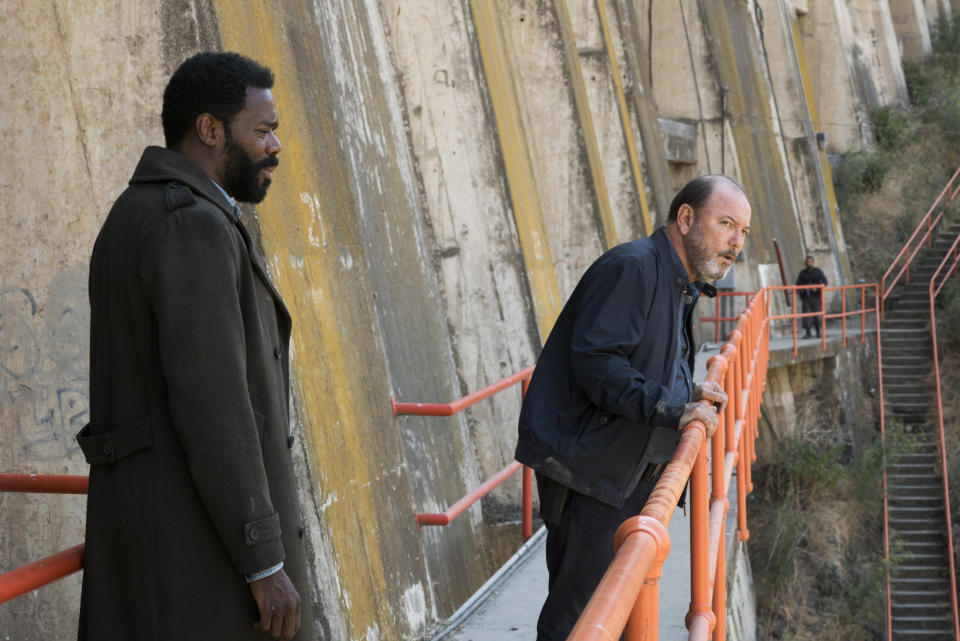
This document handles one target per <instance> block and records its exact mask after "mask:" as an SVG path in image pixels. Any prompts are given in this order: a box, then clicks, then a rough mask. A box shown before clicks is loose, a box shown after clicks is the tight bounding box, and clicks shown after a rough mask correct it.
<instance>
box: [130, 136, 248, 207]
mask: <svg viewBox="0 0 960 641" xmlns="http://www.w3.org/2000/svg"><path fill="white" fill-rule="evenodd" d="M172 181H177V182H180V183H183V184H184V185H186V186H187V187H189V188H190V190H191V191H193V192H194V193H195V194H197V195H198V196H202V197H203V198H205V199H206V200H209V201H210V202H211V203H213V204H214V205H216V206H217V207H219V208H220V209H222V210H223V212H224V213H226V214H228V215H230V216H231V217H232V216H233V207H232V206H231V205H230V204H229V203H228V202H227V199H226V198H224V197H223V194H222V193H221V192H220V190H219V189H217V186H216V185H214V184H213V181H212V180H211V179H210V176H208V175H207V174H206V172H204V171H203V170H202V169H200V167H198V166H197V165H196V164H195V163H193V162H191V161H190V160H189V159H188V158H187V157H186V156H184V155H183V154H180V153H177V152H176V151H173V150H171V149H165V148H163V147H155V146H150V147H147V148H146V149H144V150H143V155H142V156H141V157H140V162H139V163H137V168H136V169H135V170H134V172H133V177H132V178H130V184H131V185H135V184H138V183H152V182H162V183H168V182H172Z"/></svg>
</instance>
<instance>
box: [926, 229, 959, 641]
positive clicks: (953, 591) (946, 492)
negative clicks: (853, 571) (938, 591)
mask: <svg viewBox="0 0 960 641" xmlns="http://www.w3.org/2000/svg"><path fill="white" fill-rule="evenodd" d="M958 245H960V235H958V236H957V238H956V239H954V241H953V244H952V245H951V246H950V249H948V250H947V253H946V255H945V256H944V257H943V260H941V261H940V265H938V266H937V269H936V270H935V271H934V273H933V276H931V277H930V284H929V285H928V292H929V295H930V335H931V341H930V342H931V343H932V344H933V371H934V380H935V382H936V385H935V387H936V397H937V424H938V428H939V437H940V472H941V475H940V476H941V478H942V480H943V501H944V517H945V521H946V524H947V555H948V558H949V567H950V604H951V607H952V608H953V632H954V635H955V636H956V638H958V639H960V618H958V612H957V572H956V567H955V563H954V560H953V525H952V523H951V521H952V518H951V515H950V482H949V478H948V477H949V474H948V473H947V471H948V468H947V440H946V434H945V431H944V426H943V394H942V391H941V383H940V355H939V353H938V347H937V318H936V300H937V296H938V295H939V294H940V291H941V290H942V289H943V287H944V285H946V282H947V280H948V279H949V278H950V272H951V271H953V272H954V275H956V272H957V267H958V258H960V257H958ZM951 258H952V259H953V264H952V265H951V266H950V268H949V269H948V271H947V273H946V275H945V276H944V278H943V280H941V281H940V282H939V283H938V282H937V279H938V278H939V277H940V274H941V272H942V271H943V268H944V267H945V266H946V265H947V263H948V262H949V261H950V260H951Z"/></svg>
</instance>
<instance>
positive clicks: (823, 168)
mask: <svg viewBox="0 0 960 641" xmlns="http://www.w3.org/2000/svg"><path fill="white" fill-rule="evenodd" d="M790 32H791V34H792V35H793V46H794V49H796V51H797V63H798V64H799V66H800V77H801V79H802V81H803V93H804V97H805V98H806V101H807V112H808V113H809V114H810V123H811V125H812V126H813V131H814V132H818V131H821V128H820V107H819V106H818V105H817V97H816V95H815V94H814V91H813V82H812V81H811V79H810V70H809V68H808V67H807V54H806V50H805V49H804V47H803V34H802V33H800V21H799V20H797V16H796V13H793V14H791V16H790ZM817 155H818V156H819V159H820V162H819V164H820V175H821V178H822V180H823V185H824V188H825V189H826V192H827V207H829V209H830V222H831V223H832V224H833V237H834V238H836V239H837V252H838V253H839V254H840V266H841V269H842V270H843V272H844V274H843V275H844V278H845V279H846V280H847V282H850V279H851V271H850V260H849V258H848V256H847V250H846V247H841V246H840V239H841V238H842V237H843V236H842V235H841V233H840V219H839V214H838V207H837V194H836V192H835V191H834V188H833V169H832V168H831V167H830V161H829V160H828V159H827V152H826V150H823V149H819V148H818V149H817Z"/></svg>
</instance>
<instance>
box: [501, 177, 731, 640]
mask: <svg viewBox="0 0 960 641" xmlns="http://www.w3.org/2000/svg"><path fill="white" fill-rule="evenodd" d="M749 231H750V203H749V202H747V197H746V195H745V194H744V191H743V187H742V186H741V185H740V184H739V183H737V182H736V181H735V180H733V179H731V178H728V177H726V176H719V175H714V176H700V177H699V178H695V179H693V180H692V181H690V182H689V183H687V184H686V185H685V186H684V187H683V188H682V189H681V190H680V192H679V193H678V194H677V195H676V197H675V198H674V199H673V203H672V204H671V205H670V211H669V214H668V220H667V224H666V225H665V226H663V227H660V228H659V229H657V231H655V232H654V233H653V234H652V235H651V236H649V237H648V238H640V239H638V240H634V241H632V242H628V243H624V244H622V245H619V246H618V247H614V248H613V249H611V250H609V251H608V252H606V253H605V254H603V256H601V257H600V258H598V259H597V261H596V262H594V263H593V265H591V266H590V268H589V269H587V271H586V273H584V275H583V277H582V278H581V279H580V282H579V283H578V284H577V287H576V289H575V290H574V292H573V294H572V295H571V296H570V299H569V300H568V301H567V303H566V305H565V306H564V308H563V311H562V312H561V313H560V317H559V318H558V319H557V322H556V324H555V325H554V327H553V330H552V331H551V332H550V337H549V338H548V339H547V342H546V344H545V345H544V348H543V352H541V354H540V358H539V359H538V360H537V368H536V370H535V371H534V373H533V378H532V380H531V381H530V388H529V390H528V392H527V395H526V398H525V400H524V403H523V408H522V410H521V412H520V424H519V442H518V444H517V451H516V459H517V460H518V461H520V462H522V463H524V464H525V465H528V466H529V467H532V468H533V469H534V470H535V471H536V475H537V490H538V492H539V495H540V515H541V517H542V518H543V521H544V523H545V524H546V527H547V550H546V552H547V570H548V572H549V575H550V579H549V593H548V595H547V600H546V602H545V603H544V605H543V609H542V610H541V612H540V619H539V621H538V623H537V639H538V641H554V640H555V641H562V640H563V639H566V638H567V636H568V634H569V633H570V631H571V629H572V628H573V626H574V624H575V623H576V621H577V619H578V618H579V617H580V614H581V613H582V612H583V609H584V607H585V606H586V604H587V601H589V599H590V596H591V595H592V594H593V592H594V590H595V589H596V587H597V584H598V583H599V582H600V579H601V578H602V577H603V574H604V572H605V571H606V570H607V567H608V566H609V565H610V562H611V561H612V560H613V557H614V549H613V539H614V534H615V532H616V530H617V528H618V527H619V526H620V524H621V523H622V522H623V521H624V520H626V519H628V518H630V517H631V516H635V515H637V514H639V513H640V511H641V510H642V509H643V506H644V504H645V503H646V502H647V498H648V497H649V495H650V492H651V491H652V490H653V487H654V485H655V484H656V482H657V479H658V478H659V477H660V474H661V473H662V471H663V469H664V466H665V464H666V463H667V462H668V461H669V459H670V457H671V455H672V454H673V451H674V449H676V446H677V443H678V442H679V440H680V436H681V433H682V430H683V429H684V428H685V427H686V426H687V425H688V424H690V423H691V422H692V421H694V420H699V421H702V422H703V424H704V426H705V427H706V429H707V433H708V435H712V434H713V432H714V431H715V430H716V429H717V425H718V422H719V419H718V416H717V412H718V411H722V408H723V405H724V403H726V401H727V396H726V394H725V393H724V392H723V390H722V389H721V387H720V386H719V385H717V384H716V383H706V382H705V383H701V384H699V385H694V383H693V371H694V355H695V354H696V351H697V350H696V345H695V344H694V340H693V335H692V332H691V317H692V312H693V307H694V305H695V303H696V300H697V298H698V297H699V296H700V294H701V293H704V294H706V295H708V296H714V295H715V294H716V290H715V289H714V288H713V286H712V285H709V284H707V282H705V281H713V280H717V279H720V278H723V276H724V275H725V274H726V273H727V271H728V270H729V269H730V266H731V265H733V261H734V260H735V259H736V257H737V254H739V253H740V250H741V249H742V248H743V243H744V241H745V240H746V236H747V234H748V233H749ZM701 400H707V401H711V402H713V403H714V404H715V405H714V406H710V405H707V404H704V403H700V402H699V401H701Z"/></svg>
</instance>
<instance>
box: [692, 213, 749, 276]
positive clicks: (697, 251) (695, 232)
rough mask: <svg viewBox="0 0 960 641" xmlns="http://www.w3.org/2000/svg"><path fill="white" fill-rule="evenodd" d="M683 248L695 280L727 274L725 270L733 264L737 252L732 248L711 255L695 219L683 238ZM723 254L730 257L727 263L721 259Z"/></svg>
mask: <svg viewBox="0 0 960 641" xmlns="http://www.w3.org/2000/svg"><path fill="white" fill-rule="evenodd" d="M683 248H684V249H685V250H686V252H687V260H689V261H690V266H691V267H693V271H694V272H696V276H697V280H707V281H714V280H720V279H721V278H723V277H724V276H726V275H727V272H728V271H730V268H731V267H732V266H733V260H736V258H737V252H736V251H734V250H732V249H731V250H728V251H726V252H723V253H720V254H715V255H711V253H710V250H709V249H707V245H706V242H705V241H704V235H703V229H702V228H701V227H700V224H699V223H698V222H697V221H696V220H694V223H693V228H692V229H691V230H690V233H689V234H688V235H687V236H686V237H685V239H684V243H683ZM724 256H726V257H729V258H730V259H731V261H730V264H729V265H727V264H726V263H725V262H724V261H723V257H724Z"/></svg>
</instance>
